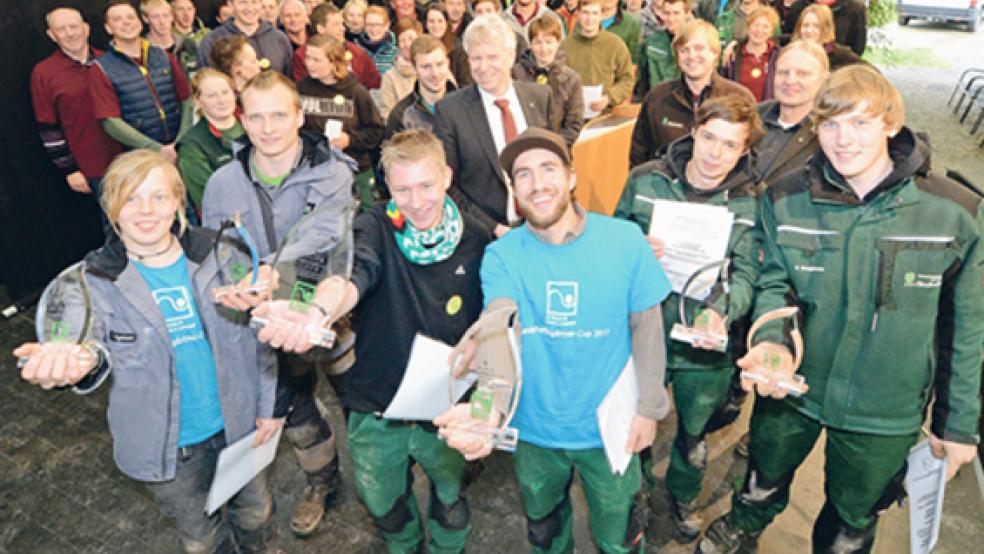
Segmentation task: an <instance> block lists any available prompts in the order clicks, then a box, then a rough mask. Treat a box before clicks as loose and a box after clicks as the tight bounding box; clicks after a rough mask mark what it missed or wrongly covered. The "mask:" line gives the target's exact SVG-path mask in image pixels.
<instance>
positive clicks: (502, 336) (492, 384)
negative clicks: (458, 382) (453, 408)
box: [448, 306, 523, 452]
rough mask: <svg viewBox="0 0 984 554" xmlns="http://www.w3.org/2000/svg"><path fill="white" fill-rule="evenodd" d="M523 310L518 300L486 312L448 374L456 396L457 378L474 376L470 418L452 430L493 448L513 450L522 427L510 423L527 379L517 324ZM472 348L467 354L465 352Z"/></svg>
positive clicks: (452, 399)
mask: <svg viewBox="0 0 984 554" xmlns="http://www.w3.org/2000/svg"><path fill="white" fill-rule="evenodd" d="M518 323H519V312H518V311H517V309H516V308H515V307H514V306H511V307H506V308H500V309H497V310H493V311H491V312H487V313H485V314H483V315H482V317H480V318H479V319H478V321H476V322H475V323H473V324H472V326H471V327H469V328H468V330H467V331H465V334H464V335H462V337H461V340H460V341H459V342H458V345H457V346H455V349H454V352H453V356H456V357H455V358H454V359H455V362H454V364H453V365H452V366H451V379H449V380H448V383H449V384H448V397H449V399H450V402H451V404H452V405H453V404H454V403H455V402H456V401H457V398H456V396H455V391H454V382H455V379H456V378H458V379H460V378H462V377H464V378H468V377H469V376H470V377H473V378H474V379H475V388H474V390H473V392H472V395H471V399H470V401H469V405H470V416H471V421H469V422H468V423H465V424H455V425H454V427H453V428H449V429H448V433H449V434H450V435H453V436H458V437H462V438H466V439H479V440H482V441H484V442H485V443H486V444H490V445H491V447H492V448H495V449H499V450H505V451H507V452H512V451H514V450H515V449H516V442H517V440H518V439H519V431H518V430H517V429H515V428H513V427H510V426H509V424H510V423H511V422H512V419H513V416H514V415H516V408H517V407H518V406H519V395H520V392H521V390H522V385H523V365H522V358H521V353H520V350H519V344H520V343H519V336H518V335H517V331H516V326H517V324H518ZM469 350H473V352H474V356H473V357H471V359H470V360H466V359H465V358H466V356H465V355H463V352H465V351H469Z"/></svg>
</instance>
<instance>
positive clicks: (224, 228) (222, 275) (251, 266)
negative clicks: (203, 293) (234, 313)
mask: <svg viewBox="0 0 984 554" xmlns="http://www.w3.org/2000/svg"><path fill="white" fill-rule="evenodd" d="M244 250H245V251H246V253H248V254H249V259H248V260H247V259H246V258H245V257H244V256H243V253H244V252H243V251H244ZM212 256H214V257H215V261H216V265H217V266H218V277H219V282H220V283H222V284H221V285H220V286H218V287H215V288H213V289H212V298H213V299H214V300H215V301H216V302H219V301H220V300H221V299H222V297H223V296H226V295H229V294H236V293H259V292H263V291H266V290H267V289H269V288H270V283H268V282H267V281H265V280H260V278H259V276H260V256H259V253H258V252H257V250H256V243H255V242H254V241H253V237H252V236H251V235H250V233H249V231H248V230H247V229H246V228H245V227H244V226H243V224H242V220H241V219H240V216H239V214H238V213H237V214H236V215H235V216H233V217H232V218H231V219H227V220H226V221H223V222H222V225H220V226H219V231H218V235H217V236H216V237H215V243H214V244H213V245H212ZM247 275H249V276H250V281H249V283H247V284H245V285H244V284H242V283H241V281H242V280H243V279H244V278H245V277H246V276H247Z"/></svg>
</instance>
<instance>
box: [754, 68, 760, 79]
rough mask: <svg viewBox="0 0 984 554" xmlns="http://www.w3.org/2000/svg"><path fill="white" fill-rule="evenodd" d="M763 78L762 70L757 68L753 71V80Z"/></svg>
mask: <svg viewBox="0 0 984 554" xmlns="http://www.w3.org/2000/svg"><path fill="white" fill-rule="evenodd" d="M761 76H762V70H761V69H759V68H757V67H756V68H755V69H753V70H752V78H753V79H758V78H759V77H761Z"/></svg>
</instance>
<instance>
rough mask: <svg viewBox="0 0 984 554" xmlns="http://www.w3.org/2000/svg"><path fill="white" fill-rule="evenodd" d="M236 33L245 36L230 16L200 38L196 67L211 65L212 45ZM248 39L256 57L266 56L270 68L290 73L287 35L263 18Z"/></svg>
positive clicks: (290, 50) (289, 46)
mask: <svg viewBox="0 0 984 554" xmlns="http://www.w3.org/2000/svg"><path fill="white" fill-rule="evenodd" d="M236 35H243V36H246V34H245V33H243V32H242V30H241V29H240V28H239V27H237V26H236V18H234V17H230V18H229V19H227V20H225V23H223V24H222V25H220V26H218V27H216V28H215V29H213V30H212V32H210V33H209V34H207V35H205V38H203V39H202V43H201V45H199V47H198V67H211V66H212V60H211V56H210V55H211V53H212V45H213V44H215V41H217V40H219V39H220V38H228V37H232V36H236ZM246 38H248V39H249V44H250V46H252V47H253V50H256V57H257V58H258V59H261V60H262V59H264V58H266V59H267V60H269V62H270V69H273V70H274V71H279V72H281V73H283V74H284V75H290V74H289V73H288V71H289V70H290V57H291V55H292V54H293V53H294V48H293V47H292V46H291V44H290V39H289V38H287V35H286V34H285V33H284V32H283V31H281V30H280V29H277V28H276V27H274V26H273V25H272V24H271V23H270V22H269V21H267V20H265V19H261V20H260V26H259V28H257V30H256V32H255V33H253V34H252V35H250V36H248V37H246Z"/></svg>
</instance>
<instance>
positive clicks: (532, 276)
mask: <svg viewBox="0 0 984 554" xmlns="http://www.w3.org/2000/svg"><path fill="white" fill-rule="evenodd" d="M587 218H588V220H587V223H586V226H585V228H584V231H583V232H582V233H581V235H580V236H578V237H577V238H576V239H574V240H573V241H571V242H569V243H565V244H560V245H553V244H547V243H545V242H543V241H542V240H540V239H539V238H538V237H537V236H536V235H534V234H533V233H532V232H531V231H530V230H529V227H528V225H525V226H523V227H520V228H519V229H514V230H512V231H510V232H508V233H506V234H505V235H504V236H503V237H502V238H500V239H499V240H497V241H495V242H493V243H492V244H490V245H489V247H488V248H487V249H486V253H485V257H484V258H483V260H482V270H481V274H482V292H483V296H484V298H485V302H486V306H487V305H488V303H489V302H491V301H493V300H495V299H497V298H509V299H512V300H515V301H516V303H517V305H518V307H519V320H520V323H521V324H522V328H523V337H522V361H523V389H522V393H521V395H520V400H519V406H518V408H517V410H516V416H515V418H514V419H513V425H514V426H515V427H516V428H517V429H519V439H520V440H523V441H526V442H530V443H533V444H535V445H537V446H542V447H546V448H564V449H584V448H600V447H601V446H602V442H601V434H600V432H599V430H598V420H597V416H596V411H597V409H598V405H599V404H600V403H601V401H602V400H603V399H604V397H605V395H606V394H608V391H609V390H610V389H611V387H612V385H613V384H615V380H616V379H617V378H618V376H619V375H620V374H621V372H622V370H623V369H624V368H625V365H626V363H627V362H628V360H629V355H630V354H631V333H630V330H629V314H631V313H633V312H641V311H645V310H647V309H649V308H651V307H653V306H655V305H657V304H659V303H660V302H661V301H663V299H664V298H666V296H667V295H668V294H669V293H670V290H671V288H670V283H669V281H668V280H667V278H666V275H665V274H664V273H663V269H662V267H661V266H660V265H659V262H658V261H657V259H656V256H655V255H654V254H653V252H652V250H650V248H649V245H648V243H647V242H646V239H645V237H643V235H642V233H640V232H639V228H638V227H636V226H633V225H632V224H631V223H628V222H626V221H621V220H615V219H612V218H610V217H605V216H600V215H596V214H587Z"/></svg>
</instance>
